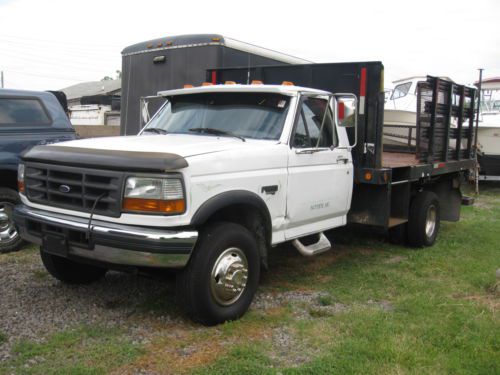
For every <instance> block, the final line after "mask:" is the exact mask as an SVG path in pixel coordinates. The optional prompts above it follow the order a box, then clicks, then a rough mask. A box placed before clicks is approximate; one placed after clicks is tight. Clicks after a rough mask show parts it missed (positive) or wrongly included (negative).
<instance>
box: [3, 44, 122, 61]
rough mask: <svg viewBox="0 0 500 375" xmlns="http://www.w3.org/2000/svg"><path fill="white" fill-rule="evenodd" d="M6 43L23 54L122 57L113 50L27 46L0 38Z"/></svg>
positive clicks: (109, 58) (106, 58) (10, 48)
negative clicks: (40, 53)
mask: <svg viewBox="0 0 500 375" xmlns="http://www.w3.org/2000/svg"><path fill="white" fill-rule="evenodd" d="M3 43H5V45H6V47H7V48H8V49H9V50H11V51H15V52H17V53H22V54H30V53H35V54H36V53H37V52H51V53H53V54H56V55H62V56H74V57H77V58H81V57H84V58H88V57H89V56H93V57H96V58H99V59H105V60H111V59H119V58H121V55H118V54H111V53H112V52H111V51H106V52H108V53H109V54H105V52H104V51H103V52H101V51H96V50H94V51H92V52H86V51H82V50H73V51H71V50H68V49H66V48H64V46H61V47H60V48H62V49H55V50H54V49H47V48H44V47H41V46H39V45H25V46H27V48H26V47H22V46H20V45H18V44H13V43H11V42H6V41H3V40H2V39H0V45H1V44H3Z"/></svg>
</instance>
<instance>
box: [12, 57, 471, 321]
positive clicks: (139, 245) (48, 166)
mask: <svg viewBox="0 0 500 375" xmlns="http://www.w3.org/2000/svg"><path fill="white" fill-rule="evenodd" d="M207 76H208V77H209V78H210V80H211V85H210V84H208V83H207V85H203V86H200V87H190V88H184V89H179V90H172V91H165V92H162V93H160V96H162V97H163V99H164V100H166V102H165V104H164V105H163V106H162V107H161V109H160V110H159V111H158V112H157V113H156V114H155V116H154V117H153V118H152V119H151V120H150V121H149V123H148V124H147V125H146V126H145V127H144V129H142V131H141V133H140V134H139V135H138V136H127V137H116V138H101V139H87V140H77V141H71V142H65V143H59V144H57V145H50V146H37V147H34V148H33V149H31V150H30V151H28V152H27V153H25V154H24V155H23V157H22V163H21V164H20V166H19V171H18V186H19V191H20V195H21V199H22V204H21V205H18V206H16V208H15V210H14V221H15V223H16V225H17V227H18V229H19V233H20V234H21V236H22V237H23V238H24V239H26V240H28V241H31V242H33V243H36V244H39V245H40V247H41V257H42V261H43V263H44V265H45V267H46V268H47V270H48V271H49V272H50V273H51V274H52V275H53V276H54V277H56V278H57V279H59V280H61V281H63V282H68V283H84V282H92V281H95V280H97V279H99V278H101V277H103V276H104V274H105V273H106V271H107V270H108V269H112V268H113V269H116V268H118V269H124V270H126V269H130V268H132V269H137V268H140V269H150V268H172V269H177V270H178V273H177V297H178V299H179V301H180V304H181V306H182V307H183V308H184V310H185V311H186V313H187V314H188V315H189V316H190V317H191V318H193V319H194V320H196V321H198V322H201V323H203V324H217V323H220V322H223V321H226V320H232V319H237V318H239V317H240V316H242V315H243V314H244V313H245V311H246V310H247V309H248V307H249V305H250V303H251V302H252V298H253V296H254V294H255V291H256V289H257V285H258V282H259V276H260V270H261V268H262V267H263V266H264V267H266V266H267V255H268V252H269V251H270V250H271V249H272V247H273V246H276V245H278V244H280V243H283V242H288V241H290V242H292V243H293V245H294V246H295V247H296V248H297V250H298V251H299V252H300V253H302V254H303V255H306V256H309V255H315V254H319V253H321V252H323V251H326V250H328V249H330V243H329V241H328V239H327V238H326V237H325V236H324V235H323V231H325V230H328V229H331V228H335V227H339V226H342V225H345V224H347V222H349V223H354V224H361V225H368V226H371V227H377V228H381V229H383V230H386V231H387V232H388V234H389V236H390V238H391V239H392V240H394V241H398V242H400V243H408V244H409V245H411V246H417V247H423V246H431V245H432V244H433V243H434V241H435V240H436V237H437V234H438V232H439V227H440V221H441V220H447V221H457V220H459V217H460V204H461V199H462V195H461V192H460V181H461V180H463V179H464V177H465V176H466V174H467V171H468V170H469V169H470V168H473V167H474V166H475V154H474V150H473V148H472V144H473V136H474V127H473V118H474V111H473V108H472V106H467V105H466V103H473V102H474V97H475V90H474V89H472V88H468V87H465V86H461V85H457V84H455V83H451V82H448V81H445V80H442V79H439V78H436V77H428V78H427V81H426V82H422V83H420V84H419V88H418V98H417V102H418V103H419V105H418V111H419V112H418V116H417V134H418V137H417V140H416V147H408V150H403V149H400V148H397V149H387V148H386V146H385V145H383V143H382V136H383V111H384V94H383V91H382V89H383V65H382V64H381V63H380V62H359V63H338V64H304V65H286V66H269V67H257V68H244V69H243V68H221V69H217V70H214V71H209V72H208V73H207ZM233 77H236V78H235V80H237V81H238V82H251V81H250V80H255V81H256V82H255V84H243V85H240V84H234V82H231V80H232V78H233ZM288 77H290V78H291V79H293V80H294V81H296V82H300V83H301V84H302V85H303V86H307V87H315V88H317V89H314V88H306V87H299V86H293V85H291V84H290V82H283V84H279V83H281V82H282V79H283V78H288ZM258 80H265V81H266V82H270V83H273V84H271V85H263V84H261V83H260V82H259V81H258ZM226 81H227V82H226ZM225 82H226V83H228V84H224V83H225ZM319 89H326V90H327V91H322V90H319ZM331 92H347V93H348V94H332V93H331ZM349 93H352V94H349ZM456 97H458V98H459V100H458V103H456V100H455V99H454V98H456ZM453 117H457V119H456V120H453V119H452V118H453ZM452 123H457V124H458V125H459V126H458V127H457V128H456V129H455V128H453V127H452V126H451V124H452ZM410 146H412V145H410Z"/></svg>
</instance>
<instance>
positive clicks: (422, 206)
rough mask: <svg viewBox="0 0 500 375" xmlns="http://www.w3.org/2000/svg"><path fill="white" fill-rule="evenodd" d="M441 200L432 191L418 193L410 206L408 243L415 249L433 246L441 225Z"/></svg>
mask: <svg viewBox="0 0 500 375" xmlns="http://www.w3.org/2000/svg"><path fill="white" fill-rule="evenodd" d="M440 218H441V215H440V207H439V199H438V197H437V195H436V194H434V193H433V192H430V191H422V192H420V193H418V194H417V195H416V196H415V197H414V198H413V200H412V202H411V205H410V215H409V218H408V243H409V244H410V245H411V246H415V247H424V246H432V245H433V244H434V242H435V241H436V238H437V235H438V232H439V226H440V223H441V220H440Z"/></svg>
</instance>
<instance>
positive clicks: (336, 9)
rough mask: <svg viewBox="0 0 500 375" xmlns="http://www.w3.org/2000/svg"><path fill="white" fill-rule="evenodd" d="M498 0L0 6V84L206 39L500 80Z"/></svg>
mask: <svg viewBox="0 0 500 375" xmlns="http://www.w3.org/2000/svg"><path fill="white" fill-rule="evenodd" d="M499 16H500V1H498V0H475V1H470V0H468V1H462V0H454V1H453V0H452V1H448V0H432V1H429V0H419V1H404V0H399V1H392V0H379V1H376V0H371V1H369V0H367V1H365V0H349V1H336V0H329V1H323V0H313V1H290V0H289V1H273V0H266V1H261V0H253V1H245V2H240V1H237V0H232V1H226V0H216V1H209V0H205V1H194V0H182V1H169V0H162V1H155V0H142V1H137V0H136V1H125V0H122V1H115V0H107V1H103V0H101V1H95V0H85V1H81V0H80V1H75V0H45V1H40V0H38V1H36V0H0V70H1V71H3V72H4V81H5V87H7V88H16V89H31V90H54V89H61V88H64V87H67V86H70V85H73V84H77V83H80V82H84V81H97V80H100V79H102V78H103V77H104V76H111V77H114V76H116V70H119V69H121V51H122V50H123V48H125V47H126V46H128V45H131V44H135V43H138V42H142V41H146V40H150V39H155V38H159V37H166V36H173V35H181V34H201V33H216V34H222V35H225V36H228V37H231V38H234V39H239V40H242V41H245V42H248V43H252V44H256V45H259V46H262V47H266V48H270V49H273V50H277V51H280V52H284V53H288V54H291V55H294V56H298V57H301V58H304V59H307V60H311V61H314V62H343V61H368V60H371V61H373V60H378V61H382V62H383V63H384V66H385V84H386V87H390V86H391V81H393V80H395V79H399V78H404V77H408V76H413V75H427V74H430V75H443V76H449V77H451V78H452V79H454V80H455V81H456V82H458V83H466V84H469V83H472V82H474V81H476V80H477V77H478V71H477V69H478V68H484V69H485V73H484V75H485V77H493V76H500V22H499Z"/></svg>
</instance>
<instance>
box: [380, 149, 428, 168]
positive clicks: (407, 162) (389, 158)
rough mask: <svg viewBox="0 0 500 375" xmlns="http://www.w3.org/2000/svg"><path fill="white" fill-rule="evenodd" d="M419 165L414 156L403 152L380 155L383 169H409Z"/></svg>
mask: <svg viewBox="0 0 500 375" xmlns="http://www.w3.org/2000/svg"><path fill="white" fill-rule="evenodd" d="M418 164H421V163H420V161H419V160H418V159H417V158H416V156H415V154H409V153H405V152H387V151H385V152H384V153H383V155H382V166H383V167H385V168H399V167H409V166H411V165H418Z"/></svg>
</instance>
